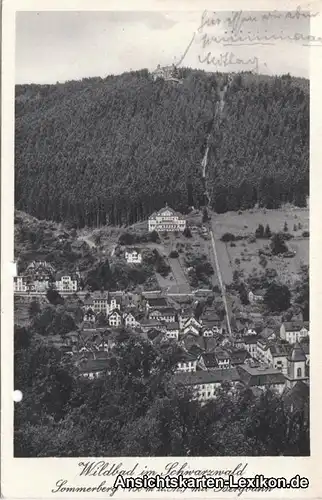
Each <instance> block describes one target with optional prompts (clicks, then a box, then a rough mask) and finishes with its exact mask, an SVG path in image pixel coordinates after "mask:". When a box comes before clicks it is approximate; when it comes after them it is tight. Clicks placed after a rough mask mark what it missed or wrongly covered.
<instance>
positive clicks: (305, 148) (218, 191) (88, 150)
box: [15, 69, 309, 227]
mask: <svg viewBox="0 0 322 500" xmlns="http://www.w3.org/2000/svg"><path fill="white" fill-rule="evenodd" d="M180 71H181V75H180V76H181V77H182V79H183V81H182V84H181V85H178V84H176V83H174V82H169V81H163V80H157V81H156V82H153V81H152V79H151V77H150V75H149V73H148V71H147V70H142V71H138V72H130V73H124V74H122V75H119V76H108V77H107V78H88V79H83V80H82V81H70V82H66V83H57V84H56V85H36V84H32V85H18V86H17V87H16V145H15V149H16V151H15V154H16V157H15V164H16V168H15V187H16V192H15V196H16V208H18V209H20V210H24V211H26V212H28V213H30V214H32V215H34V216H36V217H38V218H40V219H52V220H56V221H61V220H68V221H70V222H73V223H74V224H75V226H76V227H83V226H85V225H89V226H99V225H102V224H106V223H109V224H113V225H114V224H116V225H121V224H132V223H133V222H136V221H137V220H141V219H144V218H146V217H147V216H148V215H150V213H152V212H153V211H154V210H155V209H158V208H160V207H161V206H162V205H164V203H165V202H168V203H169V204H170V205H171V206H173V207H174V208H176V209H178V210H180V211H182V212H186V211H187V209H188V207H189V206H192V205H193V206H200V205H202V204H203V183H202V178H201V167H200V162H201V160H202V155H203V153H204V148H205V140H206V136H207V134H208V133H210V140H209V143H210V150H209V157H208V167H207V177H208V183H207V185H208V189H209V191H210V197H211V201H212V206H213V209H214V210H215V211H216V212H218V213H223V212H225V211H227V210H238V209H246V208H251V207H253V206H254V205H255V204H256V203H258V204H259V205H260V206H264V207H266V208H278V207H279V206H280V205H281V204H282V203H284V202H287V201H289V202H292V203H295V204H296V205H297V206H305V204H306V196H307V195H308V190H309V82H308V81H307V80H303V79H295V78H292V77H290V76H289V75H284V76H281V77H268V76H259V75H251V74H249V73H242V74H239V75H237V76H235V77H234V80H233V82H232V84H231V85H230V86H229V89H228V91H227V93H226V96H225V106H224V112H223V118H222V122H221V123H220V124H218V123H216V119H215V117H214V114H215V106H216V102H217V101H218V100H219V92H220V90H221V89H222V88H223V85H224V84H225V79H226V78H227V75H226V76H225V75H222V74H218V73H212V74H208V73H205V72H202V71H192V70H189V69H181V70H180Z"/></svg>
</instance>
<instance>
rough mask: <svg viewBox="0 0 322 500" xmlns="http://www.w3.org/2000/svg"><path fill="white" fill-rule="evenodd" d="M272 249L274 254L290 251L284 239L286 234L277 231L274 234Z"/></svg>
mask: <svg viewBox="0 0 322 500" xmlns="http://www.w3.org/2000/svg"><path fill="white" fill-rule="evenodd" d="M271 250H272V253H273V255H279V254H282V253H286V252H288V248H287V245H286V243H285V240H284V235H283V234H282V233H276V234H274V235H273V236H272V240H271Z"/></svg>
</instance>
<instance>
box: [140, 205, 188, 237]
mask: <svg viewBox="0 0 322 500" xmlns="http://www.w3.org/2000/svg"><path fill="white" fill-rule="evenodd" d="M148 227H149V231H158V232H163V231H181V232H183V231H184V230H185V228H186V219H185V218H184V217H183V215H181V214H180V213H178V212H175V211H174V210H173V209H172V208H170V207H168V206H167V205H166V206H165V207H164V208H161V210H159V211H158V212H154V213H153V214H152V215H150V217H149V221H148Z"/></svg>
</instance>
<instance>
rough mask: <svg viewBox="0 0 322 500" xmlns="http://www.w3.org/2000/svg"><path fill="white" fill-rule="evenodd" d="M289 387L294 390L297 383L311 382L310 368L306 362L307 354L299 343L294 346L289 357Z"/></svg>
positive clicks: (287, 376)
mask: <svg viewBox="0 0 322 500" xmlns="http://www.w3.org/2000/svg"><path fill="white" fill-rule="evenodd" d="M285 377H286V380H287V382H286V384H287V387H290V388H292V387H293V386H294V385H295V384H296V383H297V382H299V381H302V382H304V383H308V381H309V366H308V364H307V362H306V355H305V352H304V350H303V348H302V346H301V344H299V343H298V342H296V344H295V345H294V347H293V348H292V350H291V351H290V353H289V355H288V357H287V374H286V375H285Z"/></svg>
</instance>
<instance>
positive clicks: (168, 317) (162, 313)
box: [149, 307, 176, 323]
mask: <svg viewBox="0 0 322 500" xmlns="http://www.w3.org/2000/svg"><path fill="white" fill-rule="evenodd" d="M149 318H150V319H153V320H157V321H164V322H165V323H174V322H175V320H176V310H175V309H174V308H173V307H167V308H163V309H161V310H159V309H155V310H153V311H149Z"/></svg>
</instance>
